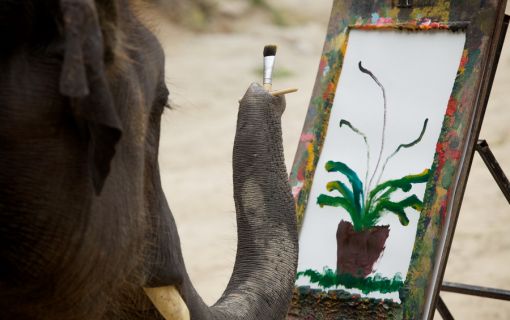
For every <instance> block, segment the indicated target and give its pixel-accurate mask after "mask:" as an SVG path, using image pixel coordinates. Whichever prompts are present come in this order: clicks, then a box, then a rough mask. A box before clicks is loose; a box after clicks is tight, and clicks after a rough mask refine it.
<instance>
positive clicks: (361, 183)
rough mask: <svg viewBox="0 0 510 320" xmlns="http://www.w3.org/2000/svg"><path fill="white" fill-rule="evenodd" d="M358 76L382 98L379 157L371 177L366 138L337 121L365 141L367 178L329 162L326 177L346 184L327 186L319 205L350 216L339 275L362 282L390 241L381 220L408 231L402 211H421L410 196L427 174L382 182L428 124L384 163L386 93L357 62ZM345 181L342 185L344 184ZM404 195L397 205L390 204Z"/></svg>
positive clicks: (341, 231) (343, 225) (342, 236)
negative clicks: (336, 177) (386, 218)
mask: <svg viewBox="0 0 510 320" xmlns="http://www.w3.org/2000/svg"><path fill="white" fill-rule="evenodd" d="M358 68H359V70H360V71H361V72H362V73H364V74H366V75H368V76H369V77H370V78H371V79H372V80H373V81H374V82H375V84H376V85H377V86H378V87H379V88H380V90H381V92H382V98H383V99H382V100H383V121H382V132H381V144H380V148H379V150H378V152H377V154H378V157H377V161H376V162H375V168H374V169H373V171H371V169H370V163H371V161H370V160H371V152H370V151H371V150H370V144H369V141H368V138H367V135H366V134H365V133H363V132H362V131H361V130H360V129H359V128H357V127H355V126H354V125H353V124H352V123H351V122H349V121H347V120H345V119H341V120H340V123H339V125H340V128H342V127H346V128H349V129H350V130H351V131H352V132H354V133H355V134H356V135H358V136H360V137H362V138H363V141H364V144H365V146H366V172H365V175H364V180H362V179H361V178H360V177H359V175H358V173H356V172H355V171H354V170H353V169H352V168H351V167H349V165H347V164H346V163H343V162H337V161H328V162H326V164H325V169H326V171H327V172H328V173H339V174H341V175H343V177H344V179H339V180H334V181H330V182H329V183H327V185H326V190H327V191H328V194H325V193H323V194H320V195H319V196H318V198H317V204H318V205H319V206H320V207H321V208H322V207H324V206H330V207H342V208H343V209H345V210H346V211H347V212H348V213H349V216H350V218H351V219H350V220H351V222H347V221H341V222H340V224H339V225H338V229H337V234H336V239H337V273H338V274H339V275H342V274H351V275H352V276H354V277H359V278H366V277H367V276H368V275H369V274H370V273H372V272H373V266H374V264H375V262H376V261H377V259H379V257H380V256H381V254H382V252H383V251H384V248H385V243H386V240H387V238H388V236H389V231H390V230H389V226H387V225H386V226H379V225H377V224H378V223H379V221H380V219H381V218H382V216H384V215H385V214H388V213H391V214H395V215H396V216H397V217H398V220H399V221H400V224H401V225H403V226H407V225H408V224H409V217H408V216H407V213H406V211H405V210H406V209H408V208H413V209H415V210H417V211H421V209H422V206H423V202H422V200H421V199H420V198H418V197H417V196H416V195H415V194H409V192H410V191H411V189H412V187H413V185H415V184H421V183H426V182H427V181H428V179H429V175H430V172H429V169H424V170H423V171H422V172H420V173H416V174H407V175H405V176H403V177H400V178H396V179H389V180H386V181H383V182H381V178H382V177H383V174H384V171H385V169H386V167H387V165H388V163H389V162H390V160H391V159H392V158H394V157H395V156H396V155H397V154H398V153H399V152H400V151H401V150H403V149H410V148H412V147H413V146H415V145H417V144H418V143H419V142H420V141H421V140H422V138H423V136H424V134H425V132H426V130H427V124H428V119H427V118H426V119H425V120H424V121H423V125H422V128H421V131H420V132H419V134H418V136H417V137H416V138H414V139H413V140H411V141H410V142H407V143H402V144H400V145H398V147H397V148H396V149H395V150H394V151H393V152H392V153H390V154H389V155H388V156H387V157H386V159H385V160H384V161H383V155H384V154H385V147H386V131H387V129H388V128H387V118H388V106H387V97H386V90H385V88H384V86H383V85H382V83H381V82H380V81H379V80H378V79H377V77H376V76H375V75H374V74H373V73H372V72H371V71H370V70H368V69H366V68H364V67H363V65H362V63H361V61H360V62H359V64H358ZM341 180H343V181H344V182H345V183H344V182H342V181H341ZM399 194H400V195H402V194H404V197H403V198H402V199H399V200H395V199H394V198H395V197H396V196H397V195H399Z"/></svg>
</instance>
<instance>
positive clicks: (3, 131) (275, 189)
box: [0, 0, 298, 320]
mask: <svg viewBox="0 0 510 320" xmlns="http://www.w3.org/2000/svg"><path fill="white" fill-rule="evenodd" d="M136 5H137V3H136V1H133V0H108V1H106V0H0V36H1V39H2V41H1V43H0V46H1V47H0V318H1V319H22V320H24V319H28V320H30V319H37V320H43V319H44V320H60V319H66V320H82V319H88V320H95V319H162V318H163V317H165V318H166V319H177V318H178V317H179V316H180V315H182V317H183V318H191V319H198V320H201V319H248V320H249V319H263V320H266V319H282V318H285V317H286V313H287V309H288V305H289V303H290V299H291V295H292V288H293V284H294V279H295V273H296V267H297V252H298V241H297V228H296V219H295V204H294V201H293V198H292V194H291V190H290V186H289V183H288V176H287V171H286V168H285V164H284V159H283V145H282V135H281V130H282V129H281V115H282V113H283V111H284V109H285V99H284V98H283V97H273V96H272V95H271V94H269V93H268V92H267V91H265V90H264V89H263V88H262V87H261V86H260V85H258V84H252V85H250V86H249V88H248V90H247V92H246V94H245V95H244V97H243V98H242V100H241V101H240V103H239V109H238V110H237V112H238V120H237V129H236V136H235V140H234V146H233V157H232V160H233V187H234V201H235V207H236V217H237V229H238V230H237V231H238V243H237V254H236V259H235V265H234V271H233V274H232V277H231V279H230V281H229V283H228V285H227V288H226V289H225V291H224V293H223V295H222V297H221V298H220V299H219V300H218V302H216V303H215V304H214V305H213V306H211V307H209V306H207V305H206V304H205V303H204V302H203V301H202V299H201V298H200V296H199V294H198V293H197V292H196V290H195V289H194V287H193V284H192V283H191V280H190V278H189V276H188V274H187V272H186V268H185V264H184V261H183V256H182V251H181V247H180V240H179V235H178V232H177V227H176V224H175V221H174V218H173V217H172V213H171V211H170V208H169V206H168V204H167V201H166V198H165V195H164V193H163V190H162V186H161V181H160V173H159V165H158V145H159V136H160V119H161V116H162V113H163V112H171V108H170V107H168V103H167V101H168V95H169V92H168V89H167V87H166V85H165V81H164V80H165V74H164V62H165V56H164V53H163V50H162V48H161V46H160V44H159V42H158V40H157V38H156V37H155V36H154V35H153V33H152V32H151V31H150V30H149V29H148V28H147V27H146V26H145V25H144V24H143V23H142V22H141V19H140V18H139V16H138V13H137V12H138V11H137V9H136ZM233 101H235V102H236V103H237V99H235V100H233ZM233 110H235V109H233ZM194 130H199V129H198V128H196V129H194ZM175 138H176V139H178V138H179V137H175ZM175 156H178V155H175ZM176 302H177V304H179V303H180V302H181V303H182V304H181V305H178V308H173V306H174V305H175V303H176ZM176 310H180V311H176ZM179 312H180V313H179ZM179 314H180V315H179Z"/></svg>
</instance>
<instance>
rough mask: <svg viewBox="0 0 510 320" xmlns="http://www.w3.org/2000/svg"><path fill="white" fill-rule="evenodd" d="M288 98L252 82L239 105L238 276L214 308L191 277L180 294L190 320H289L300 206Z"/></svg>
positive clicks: (236, 155)
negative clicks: (289, 156) (293, 183)
mask: <svg viewBox="0 0 510 320" xmlns="http://www.w3.org/2000/svg"><path fill="white" fill-rule="evenodd" d="M284 109H285V100H284V98H283V97H273V96H271V95H270V94H269V93H267V92H266V91H265V90H264V89H263V88H262V87H261V86H259V85H256V84H253V85H251V86H250V88H249V89H248V92H247V93H246V95H245V96H244V98H243V99H242V100H241V102H240V107H239V115H238V122H237V132H236V138H235V142H234V154H233V169H234V175H233V178H234V199H235V206H236V213H237V229H238V243H237V255H236V261H235V265H234V272H233V275H232V277H231V279H230V282H229V284H228V286H227V288H226V290H225V292H224V293H223V295H222V297H221V298H220V299H219V300H218V302H216V304H215V305H214V306H212V307H210V308H209V307H207V306H205V304H204V303H203V302H202V300H201V299H200V297H199V296H198V294H197V293H196V291H195V290H194V288H193V286H192V285H191V283H190V282H189V279H186V280H185V283H184V284H183V286H182V288H181V291H182V293H183V296H184V299H185V300H186V303H187V305H188V306H189V309H190V311H191V319H229V320H231V319H264V320H267V319H284V318H285V316H286V314H287V311H288V306H289V303H290V299H291V295H292V288H293V284H294V280H295V273H296V268H297V257H298V234H297V227H296V217H295V205H294V201H293V198H292V195H291V190H290V186H289V183H288V176H287V171H286V168H285V163H284V158H283V146H282V132H281V115H282V113H283V111H284Z"/></svg>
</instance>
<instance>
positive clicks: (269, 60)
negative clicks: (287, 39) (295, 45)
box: [263, 45, 278, 91]
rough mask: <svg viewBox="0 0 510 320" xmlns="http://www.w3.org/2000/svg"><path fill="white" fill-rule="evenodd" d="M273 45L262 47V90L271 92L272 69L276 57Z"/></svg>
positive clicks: (275, 47)
mask: <svg viewBox="0 0 510 320" xmlns="http://www.w3.org/2000/svg"><path fill="white" fill-rule="evenodd" d="M277 49H278V47H277V46H275V45H267V46H265V47H264V82H263V84H264V89H266V90H267V91H271V89H272V87H273V69H274V61H275V56H276V50H277Z"/></svg>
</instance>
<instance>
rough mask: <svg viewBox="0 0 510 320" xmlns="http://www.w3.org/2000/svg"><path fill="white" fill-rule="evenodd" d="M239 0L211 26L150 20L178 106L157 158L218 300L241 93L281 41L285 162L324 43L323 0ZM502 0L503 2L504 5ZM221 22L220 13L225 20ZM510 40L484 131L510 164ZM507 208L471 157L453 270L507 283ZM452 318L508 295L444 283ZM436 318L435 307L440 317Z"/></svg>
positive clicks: (232, 234) (504, 306) (489, 310)
mask: <svg viewBox="0 0 510 320" xmlns="http://www.w3.org/2000/svg"><path fill="white" fill-rule="evenodd" d="M245 2H246V1H242V0H222V1H221V3H222V4H221V6H220V11H221V12H222V20H221V21H219V22H218V23H216V28H215V31H214V32H199V33H193V32H190V31H187V30H183V29H182V28H179V27H176V26H173V25H171V24H170V23H168V22H167V21H166V20H165V19H157V20H153V25H154V26H155V27H156V29H157V30H156V32H157V35H158V37H159V38H160V40H161V41H162V43H163V45H164V49H165V52H166V56H167V68H166V71H167V82H168V86H169V88H170V91H171V96H172V102H173V105H174V109H173V110H171V111H167V112H166V114H165V115H164V120H163V129H162V139H161V155H160V163H161V170H162V177H163V183H164V188H165V191H166V193H167V197H168V201H169V203H170V206H171V208H172V210H173V214H174V216H175V218H176V220H177V224H178V228H179V233H180V236H181V240H182V247H183V250H184V256H185V260H186V264H187V268H188V270H189V273H190V275H191V277H192V279H193V280H194V283H195V285H196V287H197V289H198V291H199V292H200V293H201V295H202V296H203V297H204V299H205V300H206V302H208V303H211V304H212V303H214V302H215V301H216V300H217V299H218V298H219V297H220V296H221V293H222V291H223V289H224V288H225V286H226V284H227V282H228V279H229V277H230V274H231V271H232V267H233V263H234V259H235V251H236V222H235V212H234V203H233V197H232V182H231V180H232V172H231V171H232V170H231V152H232V151H231V149H232V145H233V140H234V133H235V123H236V116H237V115H236V113H237V100H238V99H239V98H240V97H241V96H242V95H243V94H244V91H245V90H246V88H247V87H248V85H249V83H250V82H252V81H260V79H259V75H258V72H260V68H261V60H262V59H261V55H262V52H261V50H262V48H263V46H264V45H265V44H268V43H277V44H278V45H279V51H278V57H277V68H278V70H279V73H280V77H277V78H276V79H275V81H274V87H275V88H276V89H278V88H286V87H290V86H293V87H299V89H300V91H299V92H298V93H295V94H292V95H289V96H288V99H287V102H288V103H287V105H288V106H287V111H286V113H285V115H284V118H283V134H284V145H285V156H286V163H287V166H288V168H289V169H290V166H291V165H292V162H293V158H294V153H295V151H296V147H297V142H298V137H299V135H300V132H301V127H302V125H303V121H304V117H305V113H306V109H307V107H308V102H309V99H310V96H311V91H312V88H313V84H314V81H315V75H316V72H317V68H318V62H319V57H320V54H321V51H322V45H323V42H324V36H325V33H326V27H327V22H328V19H329V12H330V7H331V2H332V1H331V0H327V1H313V0H284V1H282V0H280V1H274V3H275V5H277V6H278V7H279V8H281V9H282V11H283V12H284V14H285V15H284V17H285V18H286V19H287V22H288V25H287V26H285V27H279V26H277V25H274V24H271V23H270V19H269V18H268V17H267V15H263V14H261V13H260V12H254V11H252V10H251V9H250V8H248V7H247V6H246V5H245V4H244V3H245ZM508 11H509V10H507V12H508ZM225 21H226V22H225ZM508 88H510V40H509V41H507V44H506V46H505V50H504V52H503V54H502V58H501V62H500V67H499V71H498V74H497V77H496V80H495V84H494V88H493V94H492V97H491V100H490V104H489V107H488V111H487V114H486V118H485V122H484V126H483V130H482V134H481V137H483V138H485V139H487V140H488V141H489V143H490V145H491V147H492V149H493V151H494V153H495V154H496V156H497V158H498V160H499V161H500V163H501V165H502V166H503V168H504V169H505V170H506V171H507V172H509V173H510V138H509V137H510V126H508V123H510V93H509V92H508ZM509 225H510V209H509V207H508V203H507V202H506V200H505V199H504V197H503V196H502V195H501V194H500V192H499V189H498V187H497V185H496V184H495V183H494V182H493V180H492V177H491V176H490V174H489V173H488V171H487V170H486V168H485V167H484V165H483V163H482V161H481V160H480V159H479V157H476V159H475V162H474V164H473V169H472V172H471V176H470V180H469V183H468V187H467V191H466V195H465V200H464V204H463V208H462V211H461V215H460V218H459V223H458V226H457V231H456V234H455V239H454V244H453V247H452V251H451V255H450V260H449V263H448V267H447V271H446V277H445V278H446V279H447V280H449V281H458V282H466V283H471V284H477V285H484V286H497V287H502V288H506V289H510V272H508V270H509V269H508V266H507V264H508V263H509V262H510V233H509V232H508V230H509V229H508V226H509ZM443 296H444V298H445V300H446V302H447V304H448V305H449V306H450V307H451V310H452V312H453V314H454V315H455V316H456V318H458V319H510V303H508V302H507V303H505V302H499V301H490V300H486V299H479V298H470V297H465V296H457V295H452V294H443ZM437 318H440V317H439V316H438V317H437Z"/></svg>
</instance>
